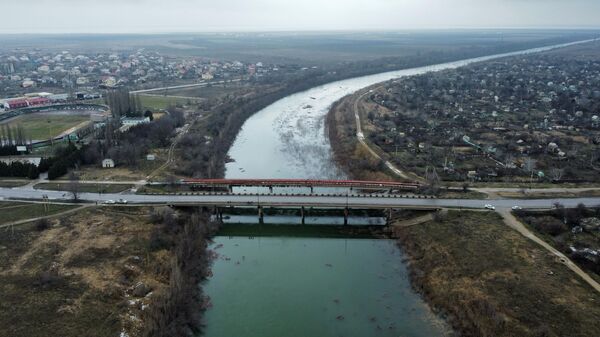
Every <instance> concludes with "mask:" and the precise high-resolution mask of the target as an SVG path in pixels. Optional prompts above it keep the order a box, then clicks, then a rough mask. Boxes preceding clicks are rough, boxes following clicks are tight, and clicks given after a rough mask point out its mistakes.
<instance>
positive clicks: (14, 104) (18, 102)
mask: <svg viewBox="0 0 600 337" xmlns="http://www.w3.org/2000/svg"><path fill="white" fill-rule="evenodd" d="M6 103H7V104H8V108H9V109H20V108H26V107H28V106H29V102H27V100H26V99H24V98H19V99H13V100H10V101H8V102H6Z"/></svg>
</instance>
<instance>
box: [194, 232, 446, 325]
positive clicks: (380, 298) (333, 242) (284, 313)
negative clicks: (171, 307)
mask: <svg viewBox="0 0 600 337" xmlns="http://www.w3.org/2000/svg"><path fill="white" fill-rule="evenodd" d="M212 249H214V250H215V251H216V252H217V253H218V254H219V255H218V258H217V259H216V261H215V263H214V266H213V276H212V278H211V279H209V281H208V282H206V284H205V286H204V289H205V293H206V294H207V295H209V296H210V298H211V303H212V308H211V309H209V310H208V311H207V312H206V313H205V316H204V323H205V324H206V331H205V336H207V337H226V336H245V337H281V336H286V337H296V336H297V337H305V336H323V337H326V336H346V337H352V336H356V337H358V336H361V337H362V336H415V337H417V336H423V337H425V336H427V337H435V336H444V333H445V331H447V329H446V327H445V324H444V322H443V321H441V320H440V319H439V318H437V317H436V316H435V315H432V314H431V312H430V311H429V309H428V307H427V306H426V305H425V304H424V303H423V302H422V300H421V299H420V297H419V296H418V295H417V294H415V293H414V292H413V291H412V290H411V287H410V284H409V280H408V277H407V275H408V273H407V271H406V266H405V265H404V264H403V262H402V260H403V256H402V253H401V252H400V250H398V249H397V248H396V246H395V244H394V242H393V241H390V240H375V239H323V238H285V237H284V238H266V237H262V238H261V237H255V238H253V239H251V238H248V237H217V238H216V240H215V243H214V244H213V245H212Z"/></svg>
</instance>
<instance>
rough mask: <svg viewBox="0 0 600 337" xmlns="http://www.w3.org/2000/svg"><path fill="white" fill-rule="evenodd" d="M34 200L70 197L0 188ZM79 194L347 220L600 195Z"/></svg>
mask: <svg viewBox="0 0 600 337" xmlns="http://www.w3.org/2000/svg"><path fill="white" fill-rule="evenodd" d="M2 199H14V200H34V201H48V202H70V201H72V196H71V194H70V193H69V192H66V191H47V190H35V189H32V188H0V200H2ZM79 199H80V201H81V202H85V203H99V204H101V203H105V202H106V201H109V200H119V199H127V202H128V204H130V205H168V206H180V207H190V206H192V207H198V206H203V207H211V208H216V209H217V211H218V210H219V209H225V208H228V207H247V208H254V209H256V211H257V214H258V215H259V217H262V214H263V211H262V209H263V207H296V208H299V209H302V208H305V207H307V208H308V207H313V208H333V209H336V208H337V209H340V210H344V217H345V219H346V220H347V216H348V211H349V210H350V209H379V210H384V211H385V210H390V209H402V208H408V209H426V210H437V209H440V208H455V209H484V207H485V205H486V204H490V205H492V206H494V207H496V208H497V209H498V210H510V208H511V207H513V206H515V205H519V206H521V207H523V208H534V209H550V208H552V207H553V206H554V204H555V203H560V204H562V205H564V206H565V207H576V206H577V205H579V204H583V205H585V206H587V207H599V206H600V197H588V198H554V199H527V200H517V199H491V200H490V199H486V200H480V199H438V198H432V197H425V196H402V195H397V194H379V193H370V194H368V193H356V192H354V193H349V192H348V193H339V192H337V193H336V192H333V193H322V194H312V193H311V194H309V193H265V194H260V193H229V192H223V193H215V192H185V193H156V194H117V193H108V194H100V193H80V194H79Z"/></svg>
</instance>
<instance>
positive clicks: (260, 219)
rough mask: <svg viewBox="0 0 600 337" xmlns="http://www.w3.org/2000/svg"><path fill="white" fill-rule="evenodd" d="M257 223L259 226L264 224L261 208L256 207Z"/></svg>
mask: <svg viewBox="0 0 600 337" xmlns="http://www.w3.org/2000/svg"><path fill="white" fill-rule="evenodd" d="M258 223H259V224H261V225H262V224H264V223H265V214H264V212H263V208H262V206H258Z"/></svg>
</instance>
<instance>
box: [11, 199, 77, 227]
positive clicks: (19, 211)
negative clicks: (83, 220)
mask: <svg viewBox="0 0 600 337" xmlns="http://www.w3.org/2000/svg"><path fill="white" fill-rule="evenodd" d="M79 206H80V205H57V204H48V205H47V207H48V211H46V210H45V209H44V205H43V204H34V203H22V202H0V214H2V216H1V217H0V225H4V224H8V223H11V222H15V221H20V220H25V219H32V218H38V217H42V216H49V215H53V214H57V213H61V212H64V211H68V210H70V209H73V208H76V207H79Z"/></svg>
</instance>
